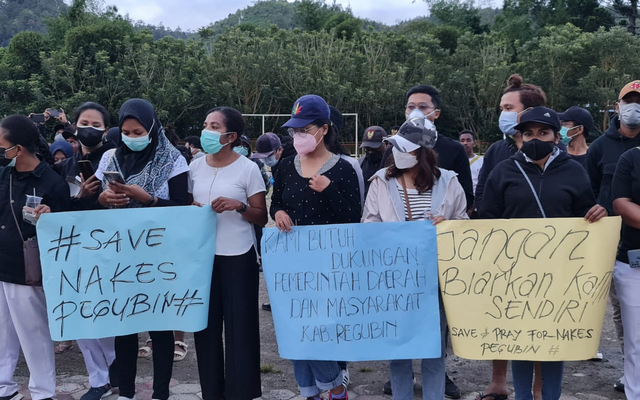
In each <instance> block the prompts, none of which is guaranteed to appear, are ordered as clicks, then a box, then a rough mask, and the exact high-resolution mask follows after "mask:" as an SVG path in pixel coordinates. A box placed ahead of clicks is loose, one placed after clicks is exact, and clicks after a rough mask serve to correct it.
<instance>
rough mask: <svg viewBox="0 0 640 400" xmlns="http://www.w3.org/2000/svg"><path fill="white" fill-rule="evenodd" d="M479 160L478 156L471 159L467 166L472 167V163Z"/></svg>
mask: <svg viewBox="0 0 640 400" xmlns="http://www.w3.org/2000/svg"><path fill="white" fill-rule="evenodd" d="M479 159H480V156H479V155H478V156H475V157H474V158H473V160H471V162H470V163H469V166H472V165H473V163H474V162H476V161H478V160H479Z"/></svg>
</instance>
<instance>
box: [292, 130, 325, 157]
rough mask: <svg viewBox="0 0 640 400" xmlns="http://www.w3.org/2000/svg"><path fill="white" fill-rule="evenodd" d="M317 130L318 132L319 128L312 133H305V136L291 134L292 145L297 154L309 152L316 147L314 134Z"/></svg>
mask: <svg viewBox="0 0 640 400" xmlns="http://www.w3.org/2000/svg"><path fill="white" fill-rule="evenodd" d="M318 132H320V129H319V128H318V130H317V131H316V133H315V134H313V135H309V134H307V135H306V136H305V137H302V136H301V135H299V134H295V135H294V136H293V147H295V149H296V151H297V152H298V154H300V155H304V154H309V153H311V152H312V151H314V150H315V149H316V147H318V143H317V142H316V135H317V134H318Z"/></svg>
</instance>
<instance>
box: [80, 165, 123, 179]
mask: <svg viewBox="0 0 640 400" xmlns="http://www.w3.org/2000/svg"><path fill="white" fill-rule="evenodd" d="M78 168H80V173H82V177H83V178H84V180H85V181H86V180H89V178H91V177H92V176H93V174H94V172H93V167H92V166H91V161H89V160H80V161H78ZM119 175H120V174H118V176H119Z"/></svg>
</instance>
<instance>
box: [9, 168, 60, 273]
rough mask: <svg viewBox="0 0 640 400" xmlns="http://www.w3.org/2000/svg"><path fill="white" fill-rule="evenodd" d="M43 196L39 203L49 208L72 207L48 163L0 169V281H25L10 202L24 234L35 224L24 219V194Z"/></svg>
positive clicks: (33, 231)
mask: <svg viewBox="0 0 640 400" xmlns="http://www.w3.org/2000/svg"><path fill="white" fill-rule="evenodd" d="M9 174H12V175H13V200H14V203H12V204H11V203H10V198H9V194H10V192H9ZM34 189H35V192H36V195H38V196H40V197H42V204H46V205H48V206H49V207H50V208H51V211H52V212H60V211H68V210H69V209H70V207H71V204H70V202H71V199H70V195H69V186H68V185H67V183H66V182H65V181H64V180H63V179H62V178H60V176H58V175H57V174H56V173H55V172H53V170H52V169H51V167H50V166H49V165H48V164H47V163H46V162H45V161H42V162H40V164H39V165H38V166H37V167H36V169H34V170H33V171H31V172H29V173H16V170H15V168H2V169H0V281H2V282H9V283H15V284H18V285H24V284H25V277H24V255H23V253H22V241H23V240H22V238H21V237H20V234H19V233H18V228H17V227H16V222H15V220H14V218H13V214H12V213H11V208H10V207H11V205H13V209H14V211H15V214H16V217H17V219H18V223H19V224H20V230H21V231H22V234H23V235H24V238H25V239H26V238H32V237H34V236H36V227H35V226H33V225H31V224H29V223H27V222H24V220H23V219H22V207H24V205H25V202H26V196H25V195H27V194H33V192H34Z"/></svg>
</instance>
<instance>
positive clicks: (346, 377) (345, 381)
mask: <svg viewBox="0 0 640 400" xmlns="http://www.w3.org/2000/svg"><path fill="white" fill-rule="evenodd" d="M349 382H351V380H350V379H349V368H347V369H343V370H342V386H344V388H345V389H346V388H347V387H348V386H349Z"/></svg>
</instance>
